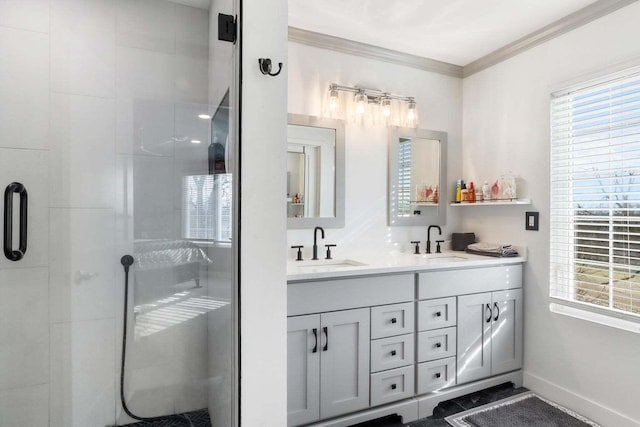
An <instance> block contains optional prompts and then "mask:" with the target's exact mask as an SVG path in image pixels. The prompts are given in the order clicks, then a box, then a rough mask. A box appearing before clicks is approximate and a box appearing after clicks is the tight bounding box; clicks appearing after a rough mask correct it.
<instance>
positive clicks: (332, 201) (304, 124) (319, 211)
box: [287, 114, 344, 228]
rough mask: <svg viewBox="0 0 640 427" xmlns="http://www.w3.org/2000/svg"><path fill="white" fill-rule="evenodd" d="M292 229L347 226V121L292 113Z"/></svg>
mask: <svg viewBox="0 0 640 427" xmlns="http://www.w3.org/2000/svg"><path fill="white" fill-rule="evenodd" d="M287 224H288V228H313V227H315V226H324V227H333V228H336V227H343V226H344V124H343V123H342V122H341V121H339V120H331V119H324V118H317V117H310V116H303V115H297V114H289V126H288V128H287Z"/></svg>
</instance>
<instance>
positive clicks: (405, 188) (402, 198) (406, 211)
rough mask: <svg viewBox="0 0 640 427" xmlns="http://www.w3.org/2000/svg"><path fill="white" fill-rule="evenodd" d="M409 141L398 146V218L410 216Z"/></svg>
mask: <svg viewBox="0 0 640 427" xmlns="http://www.w3.org/2000/svg"><path fill="white" fill-rule="evenodd" d="M411 144H412V140H411V139H403V138H401V139H400V144H399V145H398V216H409V215H411Z"/></svg>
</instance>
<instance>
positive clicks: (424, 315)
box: [418, 297, 456, 331]
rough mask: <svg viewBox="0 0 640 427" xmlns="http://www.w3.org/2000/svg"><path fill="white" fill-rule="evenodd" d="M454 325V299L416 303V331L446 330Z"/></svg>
mask: <svg viewBox="0 0 640 427" xmlns="http://www.w3.org/2000/svg"><path fill="white" fill-rule="evenodd" d="M455 325H456V297H450V298H440V299H430V300H426V301H419V302H418V330H419V331H428V330H431V329H440V328H448V327H450V326H455Z"/></svg>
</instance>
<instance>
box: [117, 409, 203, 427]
mask: <svg viewBox="0 0 640 427" xmlns="http://www.w3.org/2000/svg"><path fill="white" fill-rule="evenodd" d="M126 426H127V427H211V421H210V420H209V411H208V410H207V409H201V410H199V411H192V412H186V413H184V414H180V415H178V416H174V417H164V418H161V419H157V420H154V421H141V422H137V423H132V424H127V425H126Z"/></svg>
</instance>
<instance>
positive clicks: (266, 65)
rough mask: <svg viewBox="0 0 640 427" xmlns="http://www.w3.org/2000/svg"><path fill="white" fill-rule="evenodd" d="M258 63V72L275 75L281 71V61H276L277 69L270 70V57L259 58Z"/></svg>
mask: <svg viewBox="0 0 640 427" xmlns="http://www.w3.org/2000/svg"><path fill="white" fill-rule="evenodd" d="M258 65H260V72H261V73H262V74H264V75H265V76H272V77H275V76H277V75H278V74H280V71H282V62H278V71H276V72H275V73H272V72H271V58H259V59H258Z"/></svg>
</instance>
